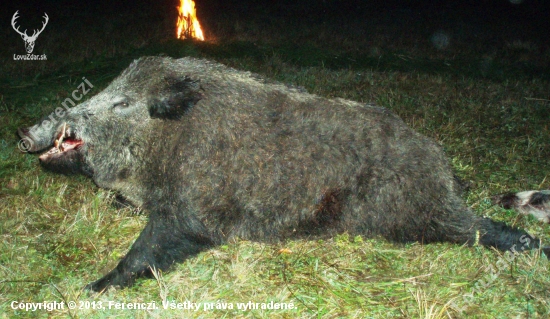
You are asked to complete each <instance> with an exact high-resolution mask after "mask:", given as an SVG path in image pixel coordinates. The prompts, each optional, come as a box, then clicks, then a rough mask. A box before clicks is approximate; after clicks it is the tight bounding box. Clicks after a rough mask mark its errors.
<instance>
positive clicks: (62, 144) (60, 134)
mask: <svg viewBox="0 0 550 319" xmlns="http://www.w3.org/2000/svg"><path fill="white" fill-rule="evenodd" d="M83 144H84V142H82V140H80V139H78V138H77V137H76V134H75V131H74V130H73V129H71V127H70V126H69V125H67V123H64V124H63V125H62V126H61V127H60V128H59V129H58V131H57V133H56V134H55V138H54V143H53V147H52V148H51V149H50V150H49V151H47V152H46V153H44V154H42V155H40V157H39V159H40V160H41V161H43V162H44V161H54V160H61V158H62V157H64V156H69V155H70V154H71V153H72V152H77V151H78V149H79V148H80V146H81V145H83Z"/></svg>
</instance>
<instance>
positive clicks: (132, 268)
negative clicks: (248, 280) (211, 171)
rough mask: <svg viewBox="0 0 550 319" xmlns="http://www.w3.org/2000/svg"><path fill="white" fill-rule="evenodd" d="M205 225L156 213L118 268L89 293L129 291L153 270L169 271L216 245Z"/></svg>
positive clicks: (94, 284) (172, 215)
mask: <svg viewBox="0 0 550 319" xmlns="http://www.w3.org/2000/svg"><path fill="white" fill-rule="evenodd" d="M206 234H208V232H207V230H206V229H205V227H204V225H203V224H202V223H201V222H200V221H198V220H196V219H195V218H193V217H188V216H183V214H182V215H179V214H177V213H174V212H170V213H168V212H166V211H164V212H162V211H156V212H153V213H152V214H151V215H150V216H149V222H148V223H147V226H145V229H143V231H142V232H141V234H140V235H139V237H138V239H137V240H136V241H135V243H134V244H133V245H132V248H131V249H130V251H129V252H128V254H127V255H126V256H125V257H124V258H123V259H122V260H121V261H120V263H119V264H118V266H117V267H116V268H115V269H113V270H112V271H111V272H109V273H108V274H107V275H105V276H104V277H103V278H101V279H99V280H97V281H95V282H93V283H90V284H88V285H87V286H86V289H90V290H93V291H97V292H101V291H104V290H105V289H106V288H108V287H109V286H119V287H128V286H131V285H133V283H134V281H135V280H136V278H139V277H143V276H146V277H151V276H152V272H151V269H153V268H154V269H160V270H167V269H168V268H169V267H170V266H171V265H172V264H174V263H177V262H182V261H183V260H185V259H186V258H188V257H190V256H192V255H195V254H197V253H199V252H201V251H203V250H205V249H207V248H209V247H211V246H212V245H213V243H214V242H213V240H212V239H211V238H210V237H208V235H206Z"/></svg>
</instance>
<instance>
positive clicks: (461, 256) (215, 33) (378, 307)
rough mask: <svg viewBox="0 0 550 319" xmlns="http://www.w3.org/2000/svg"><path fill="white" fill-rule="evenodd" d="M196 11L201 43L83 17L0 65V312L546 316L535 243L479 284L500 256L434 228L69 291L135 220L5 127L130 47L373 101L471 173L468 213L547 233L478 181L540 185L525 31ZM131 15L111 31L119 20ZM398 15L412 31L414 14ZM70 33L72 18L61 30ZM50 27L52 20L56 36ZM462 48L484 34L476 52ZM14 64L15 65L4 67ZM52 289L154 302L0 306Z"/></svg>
mask: <svg viewBox="0 0 550 319" xmlns="http://www.w3.org/2000/svg"><path fill="white" fill-rule="evenodd" d="M299 9H300V8H299V7H297V8H296V10H297V11H299ZM210 19H211V20H208V19H205V21H206V22H210V31H209V32H210V33H209V35H210V36H211V38H212V39H215V40H212V41H210V42H206V43H196V42H193V41H175V40H170V39H167V38H169V37H171V36H172V33H168V31H166V30H165V29H163V28H161V27H158V28H157V29H155V30H156V31H154V32H153V31H151V32H150V33H146V34H145V35H143V34H141V35H140V36H138V37H136V38H132V37H128V38H129V39H126V38H125V37H122V34H118V33H116V34H115V38H116V39H119V40H120V41H121V42H120V43H118V44H113V43H111V42H109V41H108V39H107V38H104V37H102V36H101V35H100V34H99V31H98V30H96V29H95V28H99V29H101V27H100V26H97V25H95V26H90V28H91V31H90V32H92V33H93V32H98V34H96V33H93V34H96V35H95V36H93V37H91V38H86V37H73V38H71V42H70V43H69V45H70V47H71V48H73V49H74V50H78V51H76V52H79V53H80V54H70V53H67V52H66V51H64V50H61V49H60V48H57V47H56V46H57V44H56V43H55V41H53V40H50V42H48V43H47V44H44V46H45V47H46V48H48V49H49V50H51V52H53V53H51V54H50V56H51V59H52V61H51V63H48V64H45V65H42V66H41V65H40V64H33V65H31V64H25V65H21V64H17V63H16V62H15V61H14V62H13V63H7V64H5V65H4V66H3V71H4V73H2V74H4V75H5V76H3V77H1V78H0V87H1V88H2V93H0V185H1V188H0V201H1V205H0V235H1V237H0V245H1V250H0V278H1V280H0V307H1V309H2V311H1V312H2V314H0V317H2V318H4V317H5V318H11V317H13V316H20V317H53V318H57V317H67V316H71V317H77V318H112V317H120V318H148V317H159V318H165V317H166V318H170V317H173V318H180V317H192V318H244V317H246V318H545V317H548V316H549V315H550V304H549V302H548V300H550V298H549V295H550V292H549V290H548V287H549V286H550V279H549V276H548V275H549V273H548V267H549V264H548V261H547V260H546V258H545V257H544V256H541V255H540V254H539V253H538V252H530V253H526V254H523V255H521V256H519V257H517V258H515V259H514V260H513V262H512V263H511V265H510V266H507V267H505V268H504V269H503V270H501V271H499V272H498V275H497V276H496V277H495V278H494V280H492V281H491V284H490V285H489V286H488V287H483V289H476V288H475V287H476V286H478V287H479V285H480V282H481V281H487V278H488V275H490V274H491V272H490V271H489V269H488V267H490V266H492V267H495V268H496V267H497V265H499V263H500V260H501V258H502V254H501V253H499V252H495V251H491V250H487V249H484V248H482V247H460V246H456V245H451V244H432V245H422V244H419V243H415V244H409V245H398V244H393V243H389V242H387V241H385V240H383V239H380V238H360V237H356V238H349V237H348V236H347V235H346V234H343V235H341V236H338V237H337V238H334V239H330V240H324V241H304V240H296V241H288V242H284V243H280V244H277V245H266V244H259V243H253V242H248V241H241V240H235V241H233V242H231V243H228V244H226V245H224V246H221V247H218V248H216V249H212V250H210V251H208V252H204V253H202V254H200V255H198V256H197V257H196V258H192V259H190V260H188V261H186V262H185V263H183V264H181V265H177V266H176V267H175V268H174V270H173V271H171V272H168V273H160V274H158V278H157V280H140V281H138V283H137V284H136V285H135V286H134V287H132V288H129V289H124V290H110V291H107V292H106V293H104V294H102V295H95V294H90V293H88V292H84V291H83V290H82V288H83V287H84V286H85V285H86V284H87V283H89V282H90V281H93V280H95V279H98V278H99V277H101V276H102V275H103V274H105V273H106V272H107V271H109V270H110V269H112V268H113V267H114V266H116V264H117V262H118V260H119V259H120V258H121V257H122V256H123V255H124V254H125V253H126V252H127V250H128V248H129V247H130V246H131V244H132V242H133V241H134V240H135V238H136V237H137V235H138V234H139V232H140V231H141V229H142V228H143V227H144V225H145V222H146V220H147V218H146V216H142V215H135V214H134V213H133V212H132V211H131V210H129V209H122V210H116V209H115V208H113V207H112V205H111V202H112V200H113V194H111V193H110V192H109V191H107V190H101V189H98V188H97V187H95V186H94V185H93V183H92V182H91V181H90V180H88V179H86V178H84V177H65V176H60V175H54V174H51V173H48V172H45V171H43V170H41V169H40V167H39V166H38V160H37V158H36V157H35V156H31V155H28V154H23V153H20V152H19V151H18V150H17V148H16V143H17V138H16V137H15V134H14V132H15V130H16V128H17V127H19V126H24V125H29V124H31V123H34V121H36V120H37V119H38V118H40V116H42V115H47V114H49V113H50V112H51V111H52V110H53V109H55V107H57V106H59V105H60V103H61V102H62V101H63V100H64V99H65V98H66V97H67V96H68V94H70V92H71V91H72V90H74V89H75V88H76V86H77V85H78V83H80V81H81V78H82V76H85V77H86V78H87V79H89V80H90V82H91V83H93V84H94V86H95V87H94V89H93V91H92V92H91V94H90V96H91V95H92V94H95V93H98V92H100V90H101V89H102V88H103V87H105V86H106V85H107V84H108V83H109V81H110V80H112V79H113V77H115V76H116V75H117V74H119V73H120V71H122V70H123V69H124V68H125V67H126V66H127V65H128V64H129V63H130V61H131V60H133V59H134V58H136V57H139V56H142V55H155V54H166V55H170V56H174V57H178V56H196V57H205V58H210V59H215V60H217V61H220V62H223V63H226V64H228V65H230V66H233V67H236V68H239V69H244V70H250V71H253V72H257V73H260V74H262V75H264V76H266V77H268V78H271V79H274V80H278V81H282V82H286V83H291V84H294V85H298V86H302V87H304V88H306V89H307V90H308V91H310V92H312V93H316V94H319V95H322V96H325V97H343V98H348V99H353V100H358V101H362V102H365V103H366V102H376V103H377V104H379V105H381V106H384V107H387V108H389V109H391V110H392V111H394V112H396V113H397V114H399V115H400V116H401V117H402V118H403V119H404V120H405V121H406V122H407V123H408V124H409V125H411V126H412V127H414V128H415V129H416V130H418V131H420V132H422V133H423V134H425V135H427V136H430V137H432V138H434V139H436V140H437V141H438V142H439V143H441V144H442V145H443V146H444V147H445V149H446V151H447V153H448V155H449V157H450V158H451V160H452V163H453V165H454V167H455V170H456V172H457V174H458V175H459V176H460V177H461V178H462V179H464V180H465V181H467V182H468V183H469V185H470V191H469V192H468V193H467V194H465V199H466V200H467V201H468V203H469V204H470V205H471V206H472V207H473V209H474V210H475V211H476V212H477V213H478V214H480V215H484V216H488V217H491V218H494V219H497V220H502V221H506V222H507V223H508V224H511V225H514V226H517V227H522V228H525V229H527V230H528V231H529V232H530V233H531V234H534V235H536V236H538V237H541V238H543V239H544V240H546V241H548V239H550V231H549V229H548V227H547V225H542V224H540V223H538V222H537V221H536V220H534V219H533V218H529V217H524V216H517V215H515V214H514V213H513V212H510V211H506V210H503V209H500V208H497V207H493V206H491V204H490V200H489V198H490V196H491V195H493V194H497V193H500V192H504V191H508V190H524V189H537V188H549V187H550V178H549V176H548V175H549V173H548V172H550V164H549V162H548V158H549V157H550V146H549V144H548V135H549V129H548V123H549V119H550V115H549V114H550V112H548V108H549V106H550V102H549V99H550V96H549V95H548V92H549V91H550V90H549V89H550V82H549V79H548V74H550V73H549V72H547V71H548V70H547V69H545V68H544V67H540V68H537V67H536V66H538V65H540V64H541V59H542V61H543V62H544V61H548V59H550V55H549V54H548V51H543V52H542V54H535V53H534V52H533V50H532V49H531V47H530V46H529V45H526V44H525V43H530V42H528V41H527V42H523V44H522V43H519V44H518V43H515V44H514V43H501V44H500V46H501V48H502V49H503V50H502V51H499V52H498V53H494V52H493V51H491V49H490V48H485V47H483V45H482V44H480V43H471V44H470V45H464V46H455V47H454V48H451V49H449V50H448V51H446V52H439V51H436V50H433V48H430V47H429V43H421V45H420V46H418V45H411V44H410V43H408V42H406V41H405V40H403V41H396V42H394V44H393V45H390V44H389V43H388V40H387V38H386V37H384V36H383V35H379V36H372V37H370V39H369V40H368V41H367V40H364V39H363V40H361V39H359V35H356V34H354V33H353V32H350V33H349V34H348V35H346V36H342V35H338V34H336V33H337V31H338V28H336V30H335V28H333V25H328V26H323V25H321V24H318V25H313V26H311V27H309V28H300V27H297V28H295V29H292V30H288V32H286V33H285V32H279V33H277V32H276V31H277V30H281V29H280V28H281V27H282V26H280V25H277V23H280V22H277V21H278V20H276V19H274V20H270V21H271V22H273V23H275V24H274V25H273V26H272V28H273V29H269V28H266V26H265V25H263V24H262V23H261V19H260V18H250V19H251V22H250V24H244V23H243V21H241V20H230V19H227V20H224V18H221V19H219V21H218V20H217V21H216V22H215V23H214V22H213V21H212V18H210ZM112 23H114V24H117V23H121V22H120V21H119V20H115V21H114V22H112ZM266 23H267V22H266ZM353 23H355V22H354V21H350V24H353ZM165 25H168V23H167V22H164V24H162V26H165ZM206 25H207V26H208V23H206ZM342 28H343V29H345V28H346V26H343V27H342ZM142 30H143V29H140V28H137V29H131V30H127V31H128V34H133V33H132V32H138V31H142ZM373 30H377V29H376V27H373ZM412 30H413V31H414V30H417V29H415V26H413V27H412ZM163 31H166V32H164V33H163ZM417 31H418V30H417ZM79 32H80V33H79ZM119 32H121V33H123V32H124V31H119ZM170 32H171V31H170ZM85 33H86V32H85V30H80V31H78V32H77V35H79V34H85ZM419 33H420V32H417V33H415V34H416V35H417V36H418V34H419ZM207 35H208V34H207ZM52 36H53V35H52ZM64 36H65V35H64V34H57V35H56V36H55V38H56V39H57V38H64ZM41 39H42V38H41ZM45 39H46V37H44V40H45ZM17 41H20V40H19V39H18V40H17ZM16 44H17V45H22V43H19V42H17V43H16ZM39 46H40V44H37V48H39ZM79 47H80V48H83V49H80V50H79V49H78V48H79ZM86 48H87V49H86ZM479 48H483V50H481V51H482V52H480V53H479V54H478V52H479ZM0 50H1V51H2V52H4V51H6V52H8V53H9V54H13V53H14V52H15V51H13V52H12V51H10V50H15V49H14V47H11V46H7V47H4V48H3V49H0ZM521 50H523V51H521ZM540 51H541V50H538V51H536V52H537V53H539V52H540ZM491 52H493V53H491ZM518 52H519V53H518ZM55 54H58V55H59V56H58V57H56V56H55ZM518 55H522V59H524V63H523V64H522V65H519V66H518V65H517V64H516V63H514V62H513V60H514V57H515V56H518ZM541 56H542V57H541ZM59 57H63V59H62V60H63V61H61V58H59ZM58 58H59V61H57V62H56V59H58ZM544 59H546V60H544ZM546 65H547V64H546ZM18 68H23V70H21V72H18V71H17V70H18ZM88 97H89V96H88ZM473 289H475V295H474V298H473V302H471V303H469V302H467V301H466V300H465V299H464V298H463V296H464V295H465V294H467V293H469V292H471V291H472V290H473ZM54 300H55V301H58V302H60V301H65V302H68V301H76V302H77V304H78V303H80V302H83V303H86V302H96V305H97V303H98V302H101V303H102V305H103V306H108V302H109V301H113V302H124V303H129V302H153V301H154V302H155V303H156V305H157V306H158V307H159V308H160V309H156V310H151V311H147V310H116V309H110V310H94V309H80V310H70V311H69V310H68V309H67V307H65V309H64V310H55V311H52V312H46V311H38V312H25V311H15V310H13V309H11V307H10V304H11V302H12V301H23V302H41V301H54ZM163 301H164V302H179V303H183V302H185V301H191V302H195V303H201V308H200V310H199V311H190V310H170V309H167V310H165V309H163V307H162V302H163ZM248 301H252V302H256V303H269V302H271V301H273V302H277V303H287V304H288V303H292V304H293V305H294V306H295V307H296V308H297V309H293V310H265V309H264V310H262V309H253V310H249V311H241V310H238V309H236V308H237V303H246V302H248ZM216 302H219V303H220V305H221V304H222V303H225V304H226V306H227V305H229V304H230V305H233V306H234V308H235V309H225V310H221V309H211V310H208V311H206V310H204V309H203V308H202V307H204V304H205V303H213V304H214V305H216Z"/></svg>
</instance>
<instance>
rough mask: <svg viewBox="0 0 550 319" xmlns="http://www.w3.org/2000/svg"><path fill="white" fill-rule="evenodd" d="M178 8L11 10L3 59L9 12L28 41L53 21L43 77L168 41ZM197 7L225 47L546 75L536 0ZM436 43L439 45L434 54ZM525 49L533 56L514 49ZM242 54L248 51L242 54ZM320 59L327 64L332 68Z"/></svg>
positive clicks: (543, 16) (10, 46)
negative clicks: (300, 48) (517, 68)
mask: <svg viewBox="0 0 550 319" xmlns="http://www.w3.org/2000/svg"><path fill="white" fill-rule="evenodd" d="M511 1H512V2H514V1H519V0H511ZM177 5H178V2H177V1H173V0H170V1H167V0H163V1H146V0H137V1H127V0H124V1H113V2H112V1H36V2H28V1H25V2H20V3H10V4H8V5H4V7H3V10H2V13H1V19H2V21H4V22H3V26H4V27H3V32H2V33H1V34H0V36H1V38H2V40H1V42H2V43H5V44H4V45H3V46H4V50H1V52H2V55H3V58H4V59H7V60H11V59H12V55H13V54H15V53H17V54H22V53H24V51H22V48H23V43H22V41H21V38H20V37H19V36H18V35H17V34H16V33H15V32H14V31H13V30H12V28H11V26H10V20H11V16H12V15H13V13H14V12H15V11H16V10H19V16H20V18H19V19H18V25H19V26H20V28H21V30H24V29H29V34H30V33H32V32H31V31H30V30H32V29H34V28H39V27H40V25H41V19H42V15H43V12H46V13H48V15H49V17H50V22H49V24H48V26H47V28H46V30H45V31H44V32H43V34H42V35H41V36H40V37H39V38H38V40H37V42H36V43H37V44H36V49H35V52H34V53H35V54H42V53H46V54H48V62H47V63H46V65H47V67H45V66H42V68H43V69H42V70H41V72H48V71H47V69H51V70H55V69H57V68H59V67H61V66H62V65H64V64H66V63H67V62H68V60H73V59H83V60H86V59H92V58H95V57H97V56H103V57H109V56H115V55H120V53H123V54H127V53H129V54H131V53H132V50H133V49H136V48H143V47H147V46H151V45H154V44H155V43H159V42H163V41H166V40H168V39H171V38H173V37H174V31H173V30H174V24H175V21H176V9H175V8H176V6H177ZM196 7H197V13H198V16H199V19H200V21H201V24H202V26H203V29H204V32H205V34H206V37H207V39H210V40H214V41H216V40H219V41H223V42H225V43H227V42H231V41H237V42H239V41H240V42H243V41H244V42H250V43H253V44H254V45H258V44H262V43H263V44H269V43H273V42H277V43H278V44H279V45H280V44H281V43H283V42H286V45H287V46H288V48H287V49H286V50H292V44H293V43H296V44H304V43H306V44H308V45H309V48H310V50H311V51H315V50H317V49H320V50H328V51H330V52H332V53H333V54H339V53H345V54H352V55H354V56H356V57H360V56H365V55H371V56H375V55H377V54H378V50H383V51H385V50H392V51H399V52H401V53H404V54H410V55H413V56H415V55H417V54H416V53H415V52H419V53H420V54H422V55H426V54H428V55H430V56H431V57H435V58H439V59H457V58H460V57H461V56H463V55H468V56H470V57H471V56H473V55H476V54H477V55H478V56H479V57H480V58H482V57H483V55H484V54H488V55H491V58H492V59H495V60H497V61H499V60H502V61H504V62H508V63H511V64H515V63H516V64H517V63H523V64H525V66H524V68H527V69H529V70H530V72H537V71H541V72H542V71H544V72H545V71H546V68H547V63H546V58H547V57H548V54H549V53H548V38H549V37H548V32H549V31H548V30H550V4H548V2H547V1H542V0H525V1H522V2H521V3H519V4H513V3H511V2H510V1H506V0H478V1H472V0H458V1H396V0H394V1H359V0H354V1H341V0H325V1H312V0H293V1H288V0H282V1H281V0H271V1H257V0H256V1H255V0H247V1H235V0H229V1H219V0H218V1H217V0H197V1H196ZM438 36H439V38H437V37H438ZM438 39H439V40H438ZM48 41H49V42H50V43H48ZM437 41H440V42H438V43H440V44H441V45H442V47H435V46H437V44H434V43H436V42H437ZM445 41H448V42H445ZM518 41H519V42H518ZM430 42H431V44H430ZM526 43H528V46H529V48H528V49H529V51H530V52H527V54H525V52H518V51H521V50H522V49H525V48H524V46H525V44H526ZM308 45H306V47H308ZM510 45H515V46H516V47H519V48H518V49H517V50H512V51H514V52H508V53H506V54H503V53H499V52H498V51H504V49H503V48H505V47H506V46H508V47H509V46H510ZM283 46H284V45H283ZM160 51H162V50H160ZM240 51H243V52H242V54H246V52H245V51H247V49H246V47H243V48H241V49H240ZM252 51H253V50H252ZM252 51H250V54H251V56H253V55H254V52H252ZM301 53H302V54H304V55H308V54H309V53H310V52H308V51H307V50H305V52H301ZM299 54H300V53H299V52H297V53H296V55H299ZM527 55H529V57H526V56H527ZM295 59H299V57H295ZM320 59H321V60H323V59H322V58H320ZM317 62H318V61H317ZM325 62H326V63H329V65H330V61H325ZM312 63H315V62H312ZM306 64H307V63H306ZM19 67H20V65H19ZM0 71H4V73H11V74H12V76H19V75H31V74H32V73H33V72H36V70H33V69H28V70H26V69H21V68H18V69H14V68H9V67H8V68H6V69H5V70H0Z"/></svg>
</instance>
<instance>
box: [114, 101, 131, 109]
mask: <svg viewBox="0 0 550 319" xmlns="http://www.w3.org/2000/svg"><path fill="white" fill-rule="evenodd" d="M128 105H129V104H128V102H117V103H114V104H113V108H127V107H128Z"/></svg>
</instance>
